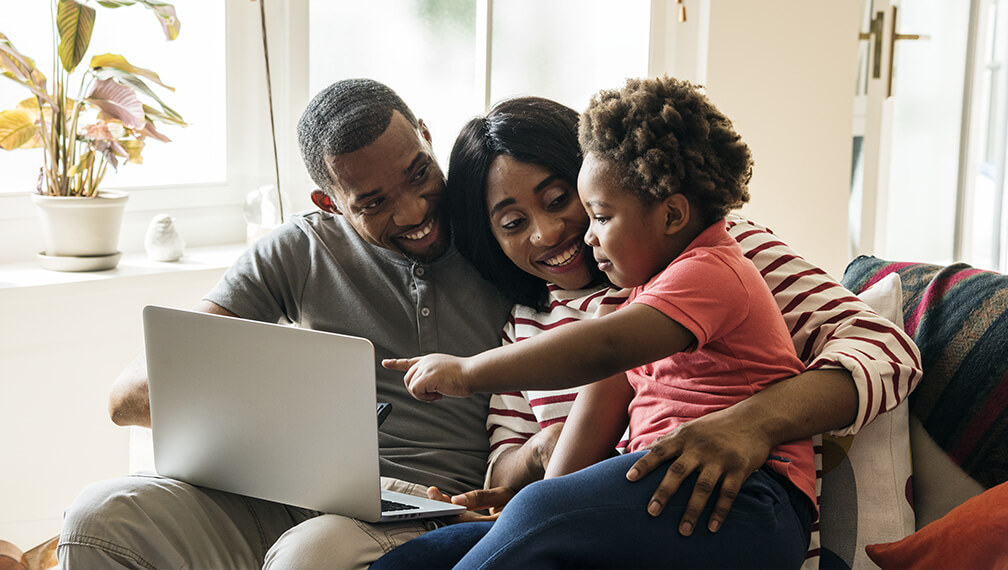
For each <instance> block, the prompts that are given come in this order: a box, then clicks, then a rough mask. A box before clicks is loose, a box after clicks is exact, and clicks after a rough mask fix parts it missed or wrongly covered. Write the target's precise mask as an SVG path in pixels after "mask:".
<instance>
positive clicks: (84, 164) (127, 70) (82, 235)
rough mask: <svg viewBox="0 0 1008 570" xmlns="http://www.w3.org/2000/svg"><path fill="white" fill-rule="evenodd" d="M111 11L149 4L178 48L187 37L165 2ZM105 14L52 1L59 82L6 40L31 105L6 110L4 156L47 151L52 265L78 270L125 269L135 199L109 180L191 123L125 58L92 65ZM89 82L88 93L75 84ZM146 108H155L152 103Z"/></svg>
mask: <svg viewBox="0 0 1008 570" xmlns="http://www.w3.org/2000/svg"><path fill="white" fill-rule="evenodd" d="M97 4H98V5H100V6H103V7H105V8H120V7H123V6H132V5H134V4H139V5H141V6H144V7H145V8H147V9H149V10H151V11H152V12H153V13H154V14H155V16H156V17H157V19H158V21H159V22H160V24H161V27H162V29H163V31H164V34H165V37H166V38H167V39H169V40H173V39H175V37H176V36H178V33H179V20H178V18H177V17H176V15H175V8H174V7H173V6H172V5H171V4H168V3H166V2H162V1H160V0H98V1H97ZM96 12H97V11H96V9H95V8H94V7H92V6H91V5H89V3H88V2H86V1H85V0H52V14H53V18H52V26H53V50H54V54H53V56H54V57H53V71H52V82H51V83H50V82H49V81H48V80H47V79H46V77H45V75H44V74H43V73H42V72H41V71H39V70H38V69H37V68H36V67H35V62H34V61H33V60H32V59H30V58H28V57H26V56H25V55H23V54H22V53H21V52H20V51H18V50H17V48H15V47H14V45H13V44H12V43H11V42H10V40H9V39H8V38H7V36H6V35H4V34H3V33H2V32H0V72H2V74H3V75H4V76H5V77H8V78H9V79H12V80H13V81H15V82H17V83H19V84H21V85H22V86H24V87H25V88H26V89H28V91H30V92H31V97H29V98H27V99H25V100H24V101H21V102H20V103H19V104H18V105H17V107H16V108H14V109H10V110H7V111H3V112H0V148H3V149H4V150H15V149H23V148H39V147H41V148H42V149H43V161H42V166H41V169H40V174H39V181H38V186H37V188H36V191H35V192H34V193H32V201H33V202H35V204H36V205H37V206H38V210H39V217H40V219H41V222H42V231H43V238H44V241H45V252H44V253H40V254H39V259H40V260H41V261H42V265H43V266H44V267H48V268H51V269H61V270H70V271H87V270H100V269H110V268H112V267H115V266H116V264H117V263H118V261H119V257H120V253H119V251H118V240H119V229H120V227H121V225H122V213H123V208H124V207H125V203H126V198H127V195H126V193H124V192H113V191H105V190H101V189H100V185H101V181H102V178H103V177H104V175H105V173H106V171H107V169H108V167H109V166H111V167H112V168H113V169H115V168H117V167H118V165H119V164H120V162H130V163H135V164H140V163H141V161H142V159H141V151H142V150H143V147H144V145H145V144H146V141H147V139H154V140H158V141H162V142H168V140H169V139H168V138H167V137H165V136H164V135H163V134H161V133H160V132H158V131H157V130H156V129H155V127H154V124H155V123H165V124H174V125H182V126H184V125H185V122H184V121H183V120H182V117H181V116H180V115H179V114H178V113H177V112H175V111H174V110H172V109H171V108H170V107H168V106H167V105H165V104H164V102H163V101H162V100H161V98H160V97H159V96H158V95H157V93H156V92H155V91H154V89H152V88H151V85H150V84H157V85H158V86H160V87H162V88H164V89H168V90H170V91H174V89H172V88H171V87H169V86H167V85H165V84H164V83H163V82H162V81H161V78H160V77H158V74H157V73H155V72H153V71H151V70H149V69H144V68H141V67H136V66H134V65H132V64H131V63H130V62H129V61H127V60H126V58H124V57H123V56H121V55H115V54H103V55H96V56H94V57H92V58H91V59H90V62H89V64H88V66H87V67H86V68H85V69H84V70H83V71H82V72H81V73H78V74H76V75H74V72H75V70H77V67H78V65H79V64H80V63H81V61H83V59H84V56H85V53H86V52H87V49H88V45H89V43H90V40H91V32H92V31H93V29H94V23H95V16H96ZM78 76H79V77H80V81H79V87H78V89H77V91H76V93H71V92H70V90H71V89H72V87H74V86H76V85H78V83H77V82H76V81H75V82H74V83H71V79H72V78H73V79H75V80H76V79H77V77H78ZM144 101H147V103H150V104H147V103H145V102H144Z"/></svg>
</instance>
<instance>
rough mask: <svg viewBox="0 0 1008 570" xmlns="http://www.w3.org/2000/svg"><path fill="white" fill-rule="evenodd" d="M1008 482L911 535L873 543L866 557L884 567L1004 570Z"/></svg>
mask: <svg viewBox="0 0 1008 570" xmlns="http://www.w3.org/2000/svg"><path fill="white" fill-rule="evenodd" d="M1006 536H1008V483H1002V484H1000V485H997V486H996V487H994V488H992V489H988V490H987V491H985V492H984V493H982V494H980V495H977V496H976V497H973V498H972V499H969V500H968V501H966V502H965V503H963V504H961V505H959V506H958V507H956V508H955V509H952V511H951V512H950V513H949V514H947V515H945V516H944V517H942V518H940V519H938V520H937V521H935V522H933V523H931V524H929V525H927V526H925V527H924V528H922V529H921V530H919V531H917V532H915V533H914V534H912V535H910V536H908V537H906V538H904V539H902V540H899V541H896V542H892V543H886V544H872V545H869V546H868V547H867V551H868V556H869V557H871V559H872V561H873V562H875V563H876V564H878V565H879V566H880V567H882V568H883V569H890V568H893V569H895V568H990V569H995V568H997V569H1008V541H1005V537H1006Z"/></svg>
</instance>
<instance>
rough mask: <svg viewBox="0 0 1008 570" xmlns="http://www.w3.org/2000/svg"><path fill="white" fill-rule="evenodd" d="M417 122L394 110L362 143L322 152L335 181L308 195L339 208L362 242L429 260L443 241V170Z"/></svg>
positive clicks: (329, 207)
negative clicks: (324, 192)
mask: <svg viewBox="0 0 1008 570" xmlns="http://www.w3.org/2000/svg"><path fill="white" fill-rule="evenodd" d="M430 141H431V138H430V132H429V131H428V130H427V127H426V126H424V124H423V122H422V121H421V122H420V127H419V129H417V128H414V127H412V126H411V125H410V124H409V121H407V120H406V118H405V117H403V116H402V115H401V114H400V113H399V112H398V111H394V112H393V113H392V120H391V121H390V122H389V126H388V128H386V129H385V132H384V133H382V134H381V136H379V137H378V138H377V139H375V141H374V142H373V143H371V144H369V145H368V146H366V147H364V148H362V149H360V150H357V151H354V152H351V153H348V154H343V155H338V156H333V157H329V158H327V165H328V167H329V173H330V175H331V176H332V178H333V180H335V182H336V183H335V187H334V188H332V189H330V191H329V193H328V194H330V195H331V196H332V197H334V198H335V201H333V200H327V199H326V198H327V196H322V197H320V196H317V195H316V194H313V196H312V198H313V200H314V201H315V204H316V205H318V206H319V207H320V208H321V209H323V210H326V211H329V212H333V213H337V214H341V215H343V216H345V217H346V219H347V221H348V222H350V225H352V226H353V227H354V229H355V230H357V233H358V234H360V236H361V237H362V238H364V240H365V241H367V242H368V243H372V244H374V245H377V246H381V247H384V248H387V249H391V250H393V251H398V252H400V253H403V254H405V255H407V256H409V257H411V258H414V259H416V260H419V261H430V260H433V259H434V258H436V257H438V256H439V255H441V254H442V253H444V251H445V249H447V247H448V237H449V236H448V225H447V222H446V221H445V219H444V216H443V215H442V212H441V199H442V196H443V195H444V188H445V180H444V174H442V173H441V169H440V168H439V167H438V164H437V160H436V159H435V158H434V151H433V149H432V148H431V144H430Z"/></svg>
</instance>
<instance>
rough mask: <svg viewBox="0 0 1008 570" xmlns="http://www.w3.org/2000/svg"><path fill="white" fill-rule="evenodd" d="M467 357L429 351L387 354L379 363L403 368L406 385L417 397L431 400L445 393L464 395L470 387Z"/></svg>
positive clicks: (469, 391)
mask: <svg viewBox="0 0 1008 570" xmlns="http://www.w3.org/2000/svg"><path fill="white" fill-rule="evenodd" d="M467 361H468V359H466V358H459V357H457V356H448V355H447V354H428V355H427V356H416V357H413V358H387V359H385V360H382V366H384V367H385V368H389V369H391V370H399V371H401V372H405V373H406V375H405V376H404V377H403V381H404V382H405V383H406V388H407V389H408V390H409V391H410V394H412V395H413V397H414V398H416V399H417V400H422V401H424V402H433V401H435V400H440V399H441V398H442V397H444V396H452V397H455V398H467V397H469V396H471V395H472V393H473V391H472V389H470V387H469V372H468V370H467V369H466V363H467Z"/></svg>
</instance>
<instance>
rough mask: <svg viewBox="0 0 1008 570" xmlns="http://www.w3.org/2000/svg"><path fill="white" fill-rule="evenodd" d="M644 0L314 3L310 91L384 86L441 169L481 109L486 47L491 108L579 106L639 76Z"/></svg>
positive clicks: (644, 45)
mask: <svg viewBox="0 0 1008 570" xmlns="http://www.w3.org/2000/svg"><path fill="white" fill-rule="evenodd" d="M481 4H482V7H481ZM650 4H651V3H650V2H645V1H641V0H636V1H634V2H616V1H613V0H589V1H585V0H556V1H551V2H548V3H544V2H538V1H536V0H509V1H508V2H487V0H481V1H480V2H477V1H476V0H408V1H404V0H374V1H371V2H332V1H331V0H312V1H311V8H310V18H309V21H310V33H309V36H310V38H311V39H310V49H309V54H310V62H311V63H310V66H309V67H310V71H309V84H310V92H311V93H313V94H314V93H316V92H318V91H320V90H321V89H322V88H324V87H325V86H326V85H329V84H330V83H332V82H333V81H336V80H339V79H344V78H349V77H370V78H373V79H377V80H379V81H382V82H384V83H386V84H388V85H389V86H390V87H392V88H393V89H395V90H396V92H398V93H399V94H400V95H401V96H402V98H403V99H404V100H405V101H406V102H407V104H409V105H410V108H411V109H412V110H413V112H414V113H416V114H417V116H418V117H420V118H422V119H424V122H425V123H426V124H427V125H428V127H429V128H430V130H431V133H432V135H433V138H434V150H435V153H436V154H437V155H438V160H439V161H440V162H441V165H442V167H443V168H445V169H447V166H448V154H449V153H450V151H451V146H452V144H454V142H455V135H456V134H457V133H458V131H459V130H460V129H461V128H462V125H464V124H465V123H466V122H467V121H468V120H469V119H470V118H472V117H473V116H475V115H477V114H481V113H483V112H485V110H486V109H484V103H485V100H486V96H485V94H484V89H485V87H484V86H485V84H486V77H484V76H483V75H482V71H483V70H482V68H480V67H479V66H478V65H477V62H480V61H485V60H486V52H485V51H484V50H486V49H489V50H490V53H491V59H490V61H491V64H490V69H489V70H488V74H489V85H490V88H489V101H490V102H491V104H492V103H494V102H496V101H500V100H502V99H505V98H508V97H514V96H518V95H539V96H543V97H549V98H552V99H555V100H557V101H560V102H561V103H564V104H566V105H569V106H571V107H573V108H574V109H577V110H581V109H583V108H584V107H585V106H587V104H588V99H589V97H590V96H591V95H592V94H593V93H595V92H596V91H598V90H599V89H601V88H603V87H618V86H620V85H622V83H623V80H624V79H625V78H626V77H634V76H643V75H646V74H647V71H648V39H649V33H648V31H649V25H650ZM487 6H489V7H491V8H492V9H489V10H487V9H486V7H487ZM532 14H534V15H535V16H534V17H533V16H531V15H532ZM487 19H489V21H490V30H491V33H490V35H489V40H490V41H489V42H484V41H482V40H483V38H482V37H481V36H480V34H478V33H477V30H479V29H486V27H487ZM376 30H381V33H380V34H376V32H375V31H376ZM613 30H618V32H619V33H613ZM634 30H637V32H636V33H635V32H634ZM389 38H395V40H394V41H390V40H389Z"/></svg>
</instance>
